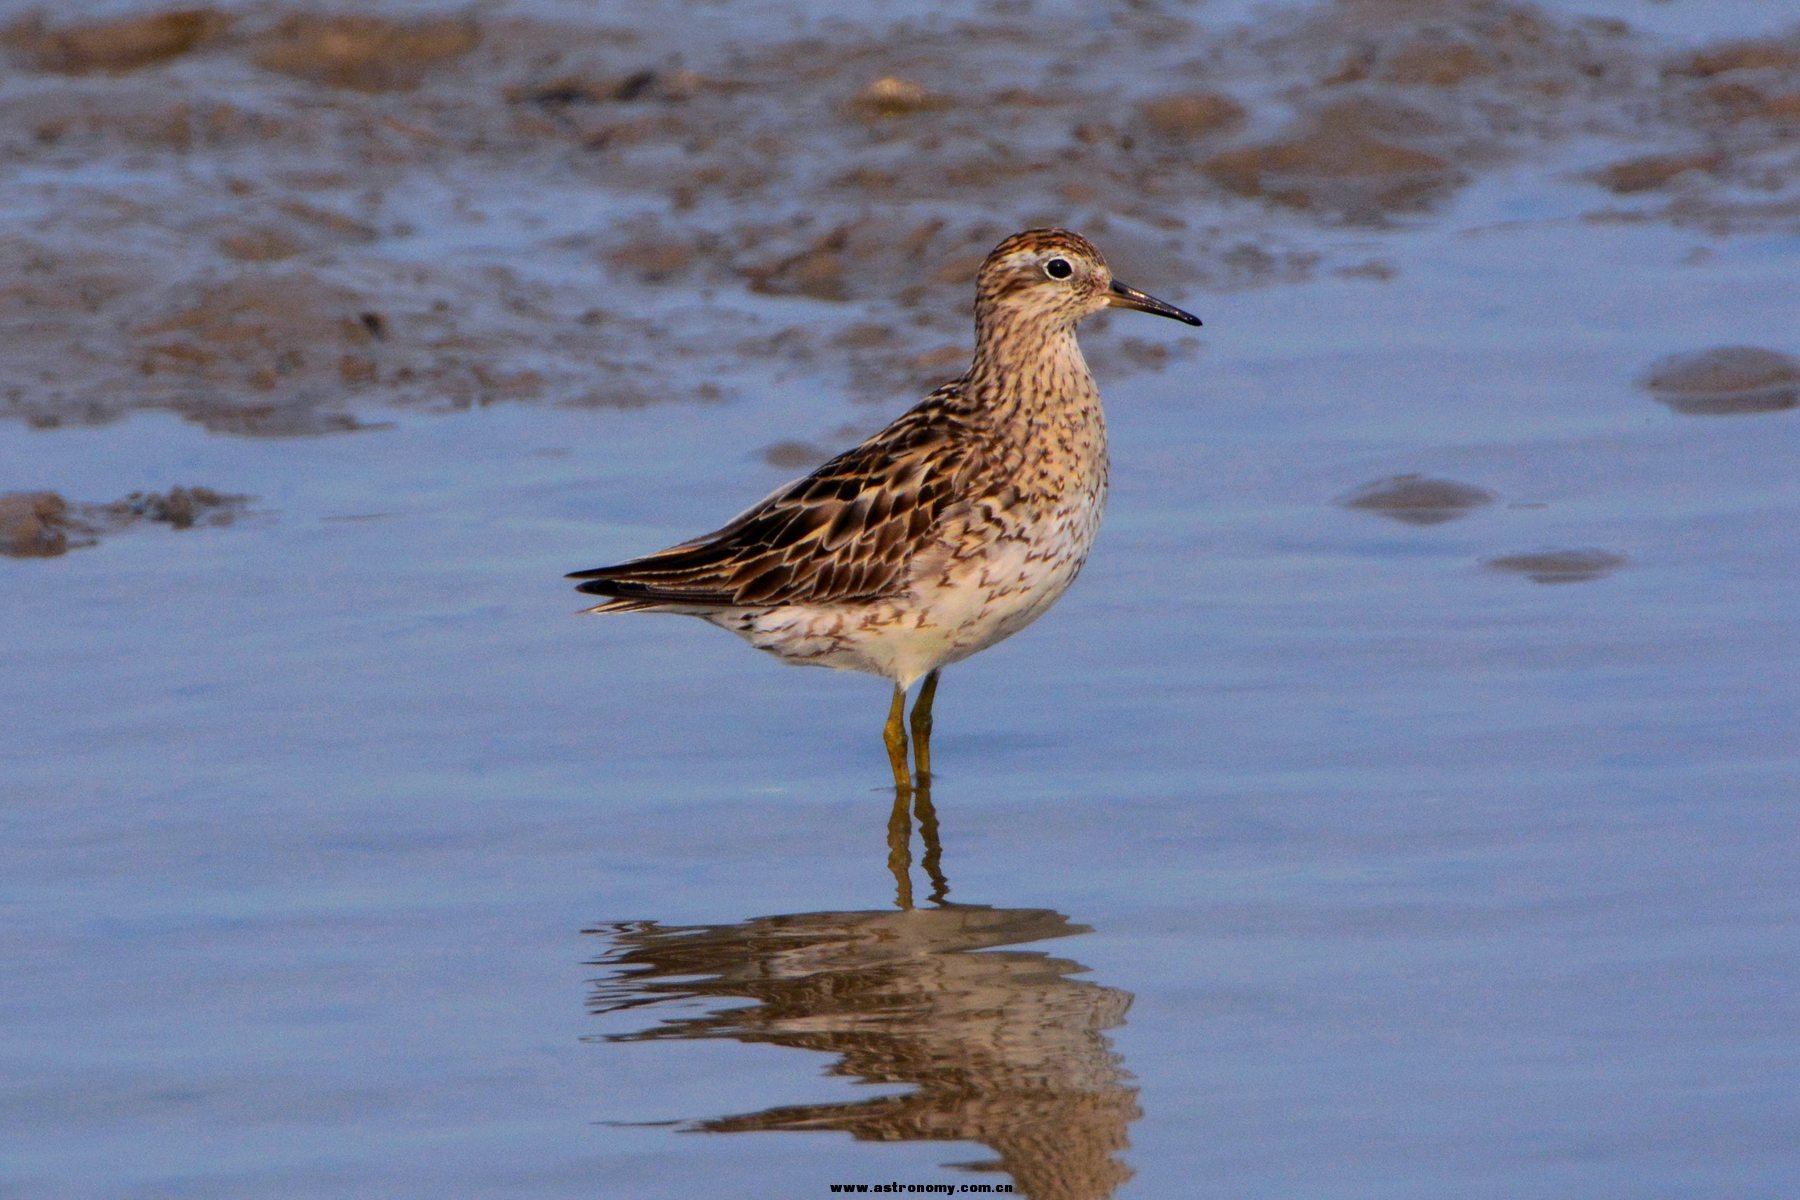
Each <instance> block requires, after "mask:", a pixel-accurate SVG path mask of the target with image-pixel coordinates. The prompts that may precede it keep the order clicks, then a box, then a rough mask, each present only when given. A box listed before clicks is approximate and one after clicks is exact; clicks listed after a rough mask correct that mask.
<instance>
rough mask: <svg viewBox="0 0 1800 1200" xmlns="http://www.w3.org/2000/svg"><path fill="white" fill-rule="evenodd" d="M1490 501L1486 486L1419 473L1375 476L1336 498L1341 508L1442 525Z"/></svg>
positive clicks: (1414, 522)
mask: <svg viewBox="0 0 1800 1200" xmlns="http://www.w3.org/2000/svg"><path fill="white" fill-rule="evenodd" d="M1493 502H1494V494H1493V493H1492V492H1490V491H1488V490H1487V489H1486V488H1479V487H1475V486H1474V485H1472V484H1467V483H1457V482H1456V481H1455V480H1451V479H1429V478H1427V477H1425V476H1423V475H1396V476H1394V477H1393V478H1391V479H1378V480H1376V481H1375V482H1373V483H1369V484H1365V485H1363V486H1362V487H1360V488H1357V489H1356V490H1355V491H1353V492H1351V493H1350V494H1349V495H1347V496H1342V497H1340V498H1339V499H1338V503H1339V504H1341V505H1343V506H1344V507H1345V508H1354V509H1360V510H1361V511H1363V512H1371V513H1374V514H1376V515H1377V516H1382V517H1386V518H1388V519H1389V520H1391V521H1399V522H1400V523H1402V524H1404V525H1442V524H1443V523H1444V522H1446V521H1454V520H1456V519H1457V518H1458V517H1466V516H1468V515H1469V514H1470V513H1471V512H1473V511H1475V510H1476V509H1478V508H1481V507H1482V506H1484V505H1488V504H1492V503H1493Z"/></svg>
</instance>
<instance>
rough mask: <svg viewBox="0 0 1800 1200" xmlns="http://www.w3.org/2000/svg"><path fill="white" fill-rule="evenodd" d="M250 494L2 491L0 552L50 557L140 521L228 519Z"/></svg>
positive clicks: (179, 525) (177, 524) (186, 523)
mask: <svg viewBox="0 0 1800 1200" xmlns="http://www.w3.org/2000/svg"><path fill="white" fill-rule="evenodd" d="M250 500H251V497H249V496H233V495H227V494H226V493H224V492H216V491H214V490H213V489H212V488H208V487H175V488H170V489H169V490H168V491H167V492H133V493H131V494H130V495H129V496H126V497H125V498H123V499H121V500H114V501H112V502H111V503H109V504H82V503H72V502H70V501H68V500H65V499H64V498H63V497H62V496H61V495H59V494H58V493H56V492H8V493H5V494H4V495H0V555H6V556H7V557H9V558H54V557H55V556H57V555H59V554H64V553H66V552H68V551H70V550H76V549H80V548H82V547H84V546H92V545H94V544H95V543H96V542H98V541H99V540H100V538H101V537H102V536H104V535H107V534H111V533H116V532H118V531H120V530H122V529H126V528H129V527H130V526H132V525H135V524H138V523H139V522H142V521H151V522H155V523H157V524H161V525H168V526H170V527H172V528H175V529H193V528H195V527H197V526H203V525H205V526H217V525H229V524H231V522H232V521H234V520H236V519H237V517H238V516H239V514H241V513H242V512H243V510H244V506H245V505H247V504H248V503H249V502H250Z"/></svg>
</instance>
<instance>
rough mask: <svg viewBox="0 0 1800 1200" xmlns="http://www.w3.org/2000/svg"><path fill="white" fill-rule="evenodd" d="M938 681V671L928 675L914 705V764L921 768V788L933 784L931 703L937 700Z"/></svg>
mask: <svg viewBox="0 0 1800 1200" xmlns="http://www.w3.org/2000/svg"><path fill="white" fill-rule="evenodd" d="M937 681H938V673H937V672H936V671H933V672H932V673H931V674H929V675H927V676H926V677H925V682H924V684H923V685H922V686H921V687H920V688H919V698H918V700H916V701H914V703H913V710H912V735H913V762H914V763H915V764H917V766H918V768H919V786H920V787H924V786H925V785H927V784H928V783H930V782H931V702H932V701H933V700H935V699H936V698H937Z"/></svg>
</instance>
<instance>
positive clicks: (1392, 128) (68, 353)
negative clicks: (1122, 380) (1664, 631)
mask: <svg viewBox="0 0 1800 1200" xmlns="http://www.w3.org/2000/svg"><path fill="white" fill-rule="evenodd" d="M796 30H798V32H796ZM3 41H4V46H5V51H6V54H7V56H8V57H9V59H10V61H11V65H12V67H13V68H14V69H13V70H12V71H11V72H10V73H9V74H8V76H7V78H6V80H5V81H4V82H3V83H0V115H4V118H5V128H6V129H7V130H8V131H9V132H8V133H7V135H6V136H5V138H4V140H3V141H0V154H3V155H4V158H5V161H6V163H7V165H8V167H9V169H10V171H11V172H12V174H13V175H14V177H15V181H16V182H15V185H14V188H13V201H12V207H13V212H12V215H11V217H10V219H9V221H8V222H7V228H6V229H5V231H4V236H3V237H0V268H3V278H4V279H5V281H6V282H5V283H4V285H3V291H4V294H0V304H3V305H4V306H5V310H6V311H7V312H8V313H9V314H10V317H9V319H8V320H7V321H6V322H4V324H3V325H0V363H4V366H3V367H0V413H4V414H6V415H9V416H12V417H14V418H17V419H21V420H25V421H28V422H31V423H32V424H34V425H37V426H55V425H62V424H71V423H74V424H83V423H94V422H103V421H109V420H112V419H115V418H117V417H118V416H120V415H122V414H124V413H127V412H131V411H135V410H140V409H162V410H169V411H174V412H177V413H180V414H182V415H183V416H184V417H186V418H188V419H190V420H193V421H196V422H199V423H201V424H202V425H204V426H206V427H207V428H209V429H214V430H218V431H220V432H228V433H235V434H244V435H251V436H297V435H310V434H320V433H333V432H340V431H344V430H349V429H355V428H357V427H358V426H359V425H360V424H361V423H362V422H364V421H365V420H367V419H369V417H368V414H369V413H370V412H371V410H376V409H381V408H388V407H403V406H404V407H426V408H431V409H458V408H468V407H473V406H479V405H484V404H491V403H498V402H523V401H534V402H552V403H568V404H577V405H603V406H625V407H632V406H637V405H641V404H645V403H651V402H656V401H659V400H707V399H713V398H717V397H718V396H721V395H725V396H729V395H731V394H732V387H731V384H730V382H729V381H730V378H731V376H732V375H733V374H734V363H736V362H739V361H741V356H742V355H745V354H751V355H757V356H762V357H765V358H768V359H771V360H774V361H781V362H789V363H794V364H798V365H800V366H802V367H805V366H807V365H808V364H811V363H814V362H815V361H816V360H819V359H821V358H826V359H830V360H832V361H837V360H842V364H843V365H842V367H841V368H820V369H821V370H822V371H823V372H824V374H825V375H826V376H827V378H828V380H829V381H830V382H831V383H833V385H834V386H837V387H838V388H840V389H841V390H842V391H844V392H845V393H847V394H849V395H851V396H853V397H857V398H861V399H875V398H883V399H885V398H889V397H891V396H892V395H893V394H895V393H896V392H900V393H902V394H904V393H906V392H908V391H912V390H917V389H919V388H923V387H928V386H931V385H932V384H935V383H936V382H939V381H941V379H942V378H943V377H944V376H945V375H947V374H950V373H953V372H954V371H955V370H956V369H958V359H959V356H960V354H961V353H962V351H963V348H965V347H966V344H967V332H966V329H965V326H966V323H967V317H966V307H967V289H968V282H969V279H970V277H971V275H972V273H973V270H974V267H975V264H976V263H977V262H978V261H979V259H980V257H981V254H982V253H983V252H984V251H985V249H986V248H987V247H988V246H990V245H991V244H992V243H993V242H994V241H995V240H996V239H997V238H998V237H1000V236H1002V235H1004V234H1005V233H1007V232H1010V231H1011V230H1012V229H1014V228H1017V227H1019V226H1021V225H1025V224H1031V223H1044V222H1056V223H1062V224H1071V225H1074V226H1077V227H1079V228H1081V229H1083V230H1085V231H1087V232H1088V233H1090V234H1091V235H1093V236H1095V237H1097V238H1099V239H1100V240H1101V241H1102V243H1103V244H1104V245H1106V246H1107V247H1108V252H1109V254H1111V255H1113V256H1114V258H1115V259H1116V260H1117V264H1118V265H1119V266H1120V269H1121V274H1123V275H1125V276H1126V277H1127V278H1130V279H1132V280H1133V281H1134V282H1135V283H1137V284H1139V285H1140V286H1144V287H1146V288H1148V289H1149V290H1152V291H1156V290H1157V289H1158V288H1159V287H1165V286H1166V285H1169V284H1170V283H1172V282H1174V281H1181V283H1182V284H1183V285H1184V286H1185V287H1186V288H1200V289H1205V290H1227V289H1233V288H1242V287H1257V286H1266V285H1269V284H1272V283H1280V282H1284V281H1292V280H1301V279H1308V278H1312V277H1314V276H1315V275H1317V274H1319V273H1320V272H1331V273H1334V274H1337V275H1340V276H1343V277H1346V278H1356V279H1363V280H1367V281H1371V282H1381V281H1385V280H1387V279H1389V278H1391V277H1392V268H1391V266H1385V265H1383V264H1382V263H1381V262H1379V261H1377V260H1369V259H1368V258H1367V256H1366V255H1356V254H1352V253H1349V252H1346V251H1343V250H1340V249H1337V248H1336V245H1337V243H1336V242H1334V240H1333V239H1332V238H1331V237H1330V236H1329V234H1330V231H1331V230H1334V229H1342V228H1344V227H1358V226H1366V227H1371V228H1379V227H1383V226H1389V225H1392V224H1394V223H1396V222H1411V221H1419V220H1426V219H1429V218H1430V216H1431V214H1432V213H1434V212H1435V211H1438V210H1440V209H1441V208H1442V207H1443V206H1444V204H1445V203H1446V202H1447V201H1448V200H1449V199H1450V198H1451V197H1453V196H1454V195H1456V194H1457V193H1458V192H1459V191H1460V190H1461V189H1462V188H1464V187H1465V186H1466V185H1467V184H1468V183H1469V182H1470V181H1472V180H1474V179H1476V178H1479V177H1480V176H1481V175H1482V174H1483V173H1485V172H1489V171H1492V170H1495V169H1498V168H1501V167H1503V166H1505V165H1507V164H1509V163H1512V162H1516V161H1519V160H1521V159H1529V158H1534V157H1543V156H1544V155H1546V154H1548V153H1551V152H1553V151H1557V148H1559V147H1560V148H1562V149H1561V151H1558V152H1566V149H1567V147H1568V146H1570V145H1574V144H1577V143H1579V144H1580V145H1581V146H1583V147H1589V149H1584V150H1583V151H1582V153H1584V154H1587V155H1588V156H1590V157H1591V158H1592V159H1593V161H1592V162H1591V164H1590V165H1589V166H1588V167H1586V168H1585V170H1580V171H1577V175H1578V176H1580V177H1582V178H1584V179H1586V180H1588V181H1589V182H1590V183H1591V185H1592V187H1593V191H1594V209H1593V213H1592V215H1593V217H1594V218H1595V219H1597V220H1613V221H1620V220H1631V221H1644V220H1660V221H1672V222H1686V223H1694V224H1698V225H1702V226H1704V227H1706V228H1708V229H1714V230H1719V229H1726V230H1766V231H1791V230H1794V229H1796V228H1800V193H1797V191H1796V179H1797V175H1796V170H1795V164H1796V157H1797V156H1800V136H1797V132H1800V41H1796V38H1795V37H1792V36H1790V37H1788V38H1785V39H1763V40H1743V39H1735V40H1726V41H1720V42H1718V43H1716V44H1709V45H1705V46H1701V47H1699V48H1697V49H1696V48H1687V49H1680V50H1676V49H1671V48H1669V47H1666V46H1665V45H1663V44H1661V43H1660V42H1659V41H1657V40H1656V39H1654V38H1651V37H1648V36H1646V35H1643V34H1640V33H1637V32H1635V31H1634V30H1632V29H1631V28H1630V27H1629V26H1628V25H1626V24H1625V23H1624V22H1621V21H1617V20H1601V19H1587V18H1566V17H1557V16H1553V15H1550V14H1548V13H1546V12H1544V11H1542V10H1539V9H1536V8H1533V7H1531V6H1528V5H1521V4H1508V3H1492V2H1485V3H1468V4H1456V5H1448V6H1445V5H1419V4H1414V3H1409V2H1406V0H1358V2H1346V3H1341V4H1336V5H1328V6H1324V7H1321V8H1316V9H1309V10H1301V11H1297V12H1287V13H1277V14H1273V15H1271V16H1269V17H1268V18H1267V19H1261V20H1258V21H1257V22H1255V23H1254V24H1251V25H1247V26H1242V27H1236V28H1232V27H1225V28H1218V27H1213V26H1207V25H1203V24H1201V23H1199V22H1198V21H1197V20H1193V19H1190V18H1189V17H1187V16H1184V15H1181V14H1180V13H1179V12H1177V11H1173V10H1170V11H1163V10H1156V9H1150V8H1139V9H1124V10H1120V11H1118V12H1114V13H1110V14H1109V15H1108V16H1107V17H1105V18H1104V19H1101V20H1087V19H1083V18H1079V17H1077V16H1075V15H1073V14H1066V13H1060V12H1043V13H1036V12H1033V13H1031V14H1030V15H1029V16H1027V15H1025V14H1023V13H1013V12H1012V11H1011V10H1010V9H1007V8H1006V7H1004V6H998V7H996V8H994V9H992V10H990V11H989V12H987V13H986V14H984V15H982V16H978V17H966V18H961V19H956V20H934V21H918V22H910V23H909V22H902V23H899V24H897V25H893V26H891V27H875V26H863V25H859V24H857V23H855V22H851V21H837V22H831V21H810V22H808V21H800V22H796V23H795V24H794V25H787V26H784V25H782V24H781V23H779V22H771V23H768V24H767V25H766V26H765V27H763V28H761V29H753V28H751V27H749V26H746V25H743V24H741V23H740V24H737V25H735V26H734V25H733V24H732V23H729V22H716V23H714V22H695V23H692V24H691V27H688V28H681V29H674V28H670V27H668V23H667V22H663V21H660V20H657V19H652V14H646V15H645V16H644V17H643V18H642V19H640V20H638V21H636V22H634V23H632V24H629V25H620V24H611V23H607V22H604V21H597V22H595V23H592V24H580V23H570V22H567V21H564V20H560V19H552V18H549V17H542V18H539V17H533V16H529V15H508V16H501V15H492V16H489V15H483V14H480V13H474V14H471V13H469V12H465V11H462V10H455V11H451V10H448V9H446V10H443V11H441V12H436V13H432V12H421V13H416V14H413V15H411V16H408V17H406V18H395V17H389V16H385V15H376V14H374V13H361V14H359V13H357V12H355V11H353V10H352V11H346V12H344V13H341V14H337V15H329V16H324V15H318V14H314V13H310V12H306V11H302V10H298V9H291V8H290V9H284V8H280V7H270V8H262V7H258V8H252V9H246V10H243V11H227V10H223V9H214V8H209V7H206V6H184V7H179V8H168V9H154V8H149V9H145V10H143V11H140V12H137V13H132V14H127V15H122V16H117V17H112V18H110V19H106V20H100V21H91V22H84V21H80V20H71V19H69V18H68V17H66V16H65V15H63V14H61V13H58V12H54V11H52V10H44V11H42V12H38V13H35V14H32V15H28V16H26V17H23V18H20V19H17V20H15V21H13V23H12V24H11V25H10V26H8V27H6V28H5V30H4V38H3ZM520 201H524V203H522V204H521V203H519V202H520ZM1622 204H1623V205H1626V207H1621V205H1622ZM571 207H572V208H573V210H574V212H573V215H568V216H566V217H564V218H563V219H558V210H559V209H568V208H571ZM1284 214H1285V215H1284ZM768 299H776V300H786V299H797V300H803V301H808V302H818V304H817V306H815V309H814V312H815V316H814V317H813V318H811V319H807V320H795V319H794V316H793V314H792V312H791V309H790V308H787V307H784V306H782V305H779V304H776V305H771V304H769V303H767V302H766V301H767V300H768ZM696 304H698V305H700V306H701V309H702V310H703V313H704V316H703V317H702V316H701V315H700V314H699V313H696V312H695V311H694V306H695V305H696ZM676 313H679V314H681V315H680V316H679V317H675V316H673V315H672V314H676ZM871 323H874V324H876V325H878V326H887V327H892V328H896V329H900V330H902V331H904V334H905V336H903V337H897V338H893V339H891V340H890V339H883V338H869V339H864V340H861V341H858V340H856V339H854V338H848V339H847V338H846V336H845V335H846V334H847V333H848V332H849V331H851V330H853V329H856V328H858V327H867V326H869V325H870V324H871ZM933 343H937V344H938V345H939V347H940V349H939V351H937V352H932V351H930V350H929V349H927V350H925V351H921V350H920V348H919V347H920V345H921V344H923V345H925V346H926V347H930V346H931V345H932V344H933ZM1196 344H1197V343H1194V342H1182V343H1176V344H1175V345H1174V346H1173V347H1172V348H1171V347H1158V348H1157V349H1156V350H1154V351H1152V352H1148V353H1144V354H1133V353H1131V352H1117V351H1111V350H1108V349H1106V348H1104V347H1103V348H1102V352H1101V355H1100V358H1101V361H1099V362H1097V363H1096V365H1097V366H1100V367H1102V369H1105V370H1109V371H1118V372H1129V371H1131V370H1134V369H1143V368H1145V367H1156V366H1160V365H1163V363H1164V362H1165V361H1166V360H1167V359H1171V358H1172V359H1176V360H1179V359H1182V358H1187V357H1191V356H1192V355H1193V353H1194V352H1195V346H1196ZM697 381H698V382H697Z"/></svg>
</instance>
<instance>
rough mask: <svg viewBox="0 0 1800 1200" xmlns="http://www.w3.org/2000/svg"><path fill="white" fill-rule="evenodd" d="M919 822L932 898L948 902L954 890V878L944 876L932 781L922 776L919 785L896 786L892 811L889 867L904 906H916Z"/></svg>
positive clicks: (897, 899) (897, 898)
mask: <svg viewBox="0 0 1800 1200" xmlns="http://www.w3.org/2000/svg"><path fill="white" fill-rule="evenodd" d="M915 819H916V820H917V821H918V823H919V838H920V840H921V841H923V842H924V844H925V854H924V857H923V858H922V859H921V860H920V864H921V865H922V866H923V867H924V868H925V874H926V876H927V877H929V878H930V880H931V895H930V897H929V899H930V902H931V903H933V904H942V903H944V900H945V897H947V896H949V894H950V881H949V880H948V879H945V878H944V868H943V862H944V847H943V844H942V843H941V842H940V841H939V840H938V817H937V809H936V808H935V807H934V806H933V805H932V803H931V785H930V784H928V783H926V782H924V778H923V777H921V779H920V782H919V785H918V786H917V787H910V788H909V787H902V786H899V785H898V784H896V785H895V787H894V808H893V811H892V812H891V813H889V814H888V827H887V844H888V857H887V864H888V871H889V872H890V873H892V875H893V876H894V903H895V904H896V905H897V906H898V907H900V908H902V909H909V908H911V907H913V886H912V831H913V821H914V820H915Z"/></svg>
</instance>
